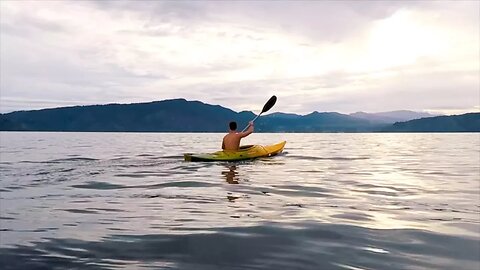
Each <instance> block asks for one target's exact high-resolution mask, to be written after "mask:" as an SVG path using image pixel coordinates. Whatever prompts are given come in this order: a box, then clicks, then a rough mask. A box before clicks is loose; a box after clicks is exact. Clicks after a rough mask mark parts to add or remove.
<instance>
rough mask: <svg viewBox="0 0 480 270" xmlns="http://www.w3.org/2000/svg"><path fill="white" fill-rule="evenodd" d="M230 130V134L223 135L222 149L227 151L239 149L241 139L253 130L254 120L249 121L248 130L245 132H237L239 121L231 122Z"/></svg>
mask: <svg viewBox="0 0 480 270" xmlns="http://www.w3.org/2000/svg"><path fill="white" fill-rule="evenodd" d="M229 127H230V130H229V131H228V134H227V135H225V137H223V142H222V149H223V150H227V151H238V149H239V148H240V140H241V139H242V138H244V137H247V136H248V135H250V134H252V132H253V128H254V127H253V122H252V121H251V122H249V123H248V127H247V130H246V131H244V132H237V122H234V121H232V122H230V124H229Z"/></svg>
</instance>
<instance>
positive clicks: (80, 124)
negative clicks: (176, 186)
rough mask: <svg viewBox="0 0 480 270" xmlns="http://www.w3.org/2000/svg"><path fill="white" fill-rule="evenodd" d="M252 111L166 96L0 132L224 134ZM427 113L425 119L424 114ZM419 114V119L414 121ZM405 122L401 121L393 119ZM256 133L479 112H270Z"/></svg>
mask: <svg viewBox="0 0 480 270" xmlns="http://www.w3.org/2000/svg"><path fill="white" fill-rule="evenodd" d="M254 117H255V114H254V113H253V112H249V111H243V112H235V111H233V110H231V109H228V108H225V107H222V106H219V105H210V104H205V103H203V102H200V101H187V100H185V99H171V100H163V101H155V102H148V103H134V104H107V105H91V106H73V107H61V108H53V109H42V110H33V111H16V112H11V113H5V114H0V130H1V131H87V132H88V131H91V132H96V131H99V132H100V131H103V132H225V131H226V130H227V124H228V122H230V121H237V123H238V124H239V129H241V128H242V127H244V126H246V124H247V123H248V121H250V120H251V119H253V118H254ZM425 117H427V118H425ZM417 118H421V119H417ZM399 121H406V122H399ZM255 130H256V131H257V132H442V131H445V132H447V131H449V132H479V131H480V113H470V114H464V115H456V116H434V115H430V114H426V113H419V112H412V111H394V112H385V113H373V114H371V113H364V112H357V113H354V114H350V115H347V114H341V113H337V112H317V111H315V112H312V113H310V114H306V115H299V114H290V113H280V112H277V113H272V114H269V115H265V116H262V117H260V118H259V119H258V120H257V121H256V123H255Z"/></svg>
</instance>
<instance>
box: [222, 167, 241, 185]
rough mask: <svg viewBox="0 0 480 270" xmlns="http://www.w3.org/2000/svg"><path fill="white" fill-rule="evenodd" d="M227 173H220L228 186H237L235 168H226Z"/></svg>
mask: <svg viewBox="0 0 480 270" xmlns="http://www.w3.org/2000/svg"><path fill="white" fill-rule="evenodd" d="M227 168H228V171H222V174H223V175H224V176H225V179H226V180H227V183H229V184H238V172H237V171H236V170H237V166H235V165H232V166H228V167H227Z"/></svg>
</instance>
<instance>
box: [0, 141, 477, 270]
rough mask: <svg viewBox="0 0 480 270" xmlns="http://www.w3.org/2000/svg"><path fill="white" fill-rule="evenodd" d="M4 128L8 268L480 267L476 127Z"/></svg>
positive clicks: (0, 259)
mask: <svg viewBox="0 0 480 270" xmlns="http://www.w3.org/2000/svg"><path fill="white" fill-rule="evenodd" d="M221 137H222V134H161V133H150V134H134V133H33V132H32V133H10V132H9V133H5V132H4V133H0V146H1V155H0V173H1V180H0V192H1V193H0V194H1V205H0V206H1V212H0V214H1V215H0V216H1V219H0V268H2V269H152V268H153V269H353V270H362V269H479V267H480V165H479V164H480V134H478V133H476V134H253V135H251V136H250V137H248V138H247V139H246V140H245V144H252V143H260V144H270V143H276V142H279V141H281V140H287V145H286V148H285V153H284V154H283V155H280V156H277V157H274V158H268V159H259V160H255V161H248V162H240V163H224V162H218V163H189V162H184V161H183V157H182V153H185V152H211V151H215V150H217V149H218V148H219V147H220V145H221V143H220V141H221Z"/></svg>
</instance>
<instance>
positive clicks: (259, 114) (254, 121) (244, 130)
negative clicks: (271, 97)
mask: <svg viewBox="0 0 480 270" xmlns="http://www.w3.org/2000/svg"><path fill="white" fill-rule="evenodd" d="M261 114H262V113H260V114H259V115H257V116H255V118H253V120H252V122H255V120H257V118H258V117H259V116H260V115H261ZM247 128H248V126H246V127H245V128H244V129H243V130H242V132H245V130H247Z"/></svg>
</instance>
